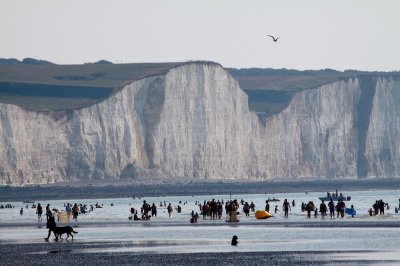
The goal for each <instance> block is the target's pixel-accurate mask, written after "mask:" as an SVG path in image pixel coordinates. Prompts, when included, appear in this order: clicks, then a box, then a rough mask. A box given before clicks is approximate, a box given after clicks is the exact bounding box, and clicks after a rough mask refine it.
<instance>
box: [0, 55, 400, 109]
mask: <svg viewBox="0 0 400 266" xmlns="http://www.w3.org/2000/svg"><path fill="white" fill-rule="evenodd" d="M201 63H210V62H201ZM182 64H185V63H177V62H173V63H135V64H112V63H111V62H108V61H105V60H101V61H99V62H96V63H88V64H83V65H56V64H53V63H51V62H48V61H44V60H36V59H32V58H26V59H24V60H22V61H19V60H17V59H0V102H2V103H10V104H16V105H19V106H22V107H24V108H27V109H30V110H59V109H71V108H82V107H86V106H89V105H92V104H95V103H97V102H100V101H102V100H104V99H106V98H107V97H110V96H111V95H112V94H113V93H115V92H116V91H117V90H118V89H120V88H121V87H123V86H125V85H126V84H129V83H131V82H132V81H135V80H139V79H142V78H145V77H149V76H154V75H163V74H165V73H167V72H168V70H169V69H171V68H174V67H177V66H180V65H182ZM229 72H230V74H231V75H232V76H233V77H234V78H235V79H237V80H238V82H239V84H240V87H241V88H242V89H243V90H244V91H245V92H246V93H247V95H248V96H249V106H250V109H251V110H254V111H257V112H260V113H264V114H266V115H271V114H275V113H278V112H279V111H281V110H282V109H283V108H285V107H286V106H287V105H288V104H289V102H290V101H291V99H292V97H293V95H294V94H295V93H297V92H299V91H301V90H305V89H310V88H316V87H319V86H321V85H324V84H328V83H331V82H334V81H337V80H340V79H343V78H348V77H352V76H360V75H395V76H397V75H400V73H399V72H393V73H384V72H360V71H354V70H349V71H344V72H340V71H335V70H332V69H325V70H318V71H313V70H307V71H298V70H288V69H260V68H250V69H229Z"/></svg>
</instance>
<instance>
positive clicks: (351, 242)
mask: <svg viewBox="0 0 400 266" xmlns="http://www.w3.org/2000/svg"><path fill="white" fill-rule="evenodd" d="M330 192H331V193H333V192H335V191H330ZM339 193H342V194H343V195H344V196H350V197H351V200H350V201H346V202H345V203H346V207H350V206H351V205H353V206H354V209H355V210H356V211H357V214H356V216H355V217H351V216H349V215H346V216H345V217H344V218H336V219H334V220H331V219H330V218H329V217H327V218H326V219H324V220H323V219H321V217H320V216H319V215H318V216H317V217H314V216H313V215H312V217H311V218H307V214H306V213H305V212H302V210H301V203H302V202H304V203H308V202H309V201H313V202H314V203H315V205H316V206H317V207H318V208H319V204H320V202H321V201H320V200H319V197H323V196H326V192H321V193H318V192H309V193H304V192H303V193H282V194H231V195H202V196H195V195H193V196H165V197H163V196H160V197H145V198H139V197H135V198H133V197H129V198H108V199H102V198H93V199H78V198H76V199H62V200H41V201H40V202H35V203H34V204H36V205H37V204H38V203H40V204H41V205H42V206H43V207H44V208H45V206H46V205H47V204H50V208H51V209H53V208H56V209H59V210H64V209H65V207H64V206H65V204H67V203H70V204H75V203H77V204H86V205H87V206H88V207H89V208H90V205H93V206H95V205H96V204H98V205H100V206H102V208H94V210H93V211H91V212H89V213H86V214H80V215H79V216H78V220H77V221H70V222H69V225H70V226H72V227H74V229H75V230H76V231H78V232H79V233H78V234H76V235H75V239H74V241H78V242H80V241H81V242H82V241H83V242H87V243H99V246H98V247H95V248H93V245H91V246H90V248H88V249H86V250H85V251H84V252H87V253H90V252H122V253H124V252H135V253H138V254H147V253H159V254H171V253H177V254H180V253H197V252H199V253H214V252H256V251H310V250H314V251H341V252H354V251H375V252H374V253H371V254H374V255H373V256H372V255H367V256H365V253H364V255H363V259H368V256H371V260H373V259H376V258H377V257H378V258H381V257H382V256H384V257H385V259H390V258H395V259H400V237H399V236H400V214H398V213H396V212H395V208H397V207H399V203H400V191H398V190H371V191H339ZM268 198H276V199H279V200H280V201H278V202H270V210H271V211H270V212H271V214H273V215H274V216H273V217H271V218H269V219H266V220H257V219H256V218H255V216H254V212H251V213H250V216H248V217H247V216H245V215H244V214H243V212H242V209H241V208H242V206H241V207H240V209H239V212H240V215H239V219H240V221H239V222H237V223H229V222H226V221H225V219H226V216H225V213H224V215H223V217H222V219H221V220H211V219H209V218H207V219H203V217H202V215H200V208H199V206H198V205H196V203H197V204H198V203H203V202H204V201H210V200H212V199H215V200H219V201H224V202H226V201H228V200H233V199H237V200H238V201H241V200H243V201H245V202H248V203H249V204H250V203H251V202H253V203H254V204H255V206H256V207H255V209H256V210H259V209H260V210H264V208H265V201H266V200H267V199H268ZM284 199H287V200H288V201H289V202H290V203H292V201H293V200H294V201H295V206H294V207H293V206H292V207H291V211H290V212H289V217H288V218H285V217H284V215H283V212H282V203H283V200H284ZM381 199H382V200H383V201H384V202H385V203H387V204H388V207H387V209H386V210H385V215H381V216H370V215H369V212H368V210H369V209H370V208H372V204H373V203H374V202H375V201H376V200H381ZM144 200H146V202H147V203H150V204H152V203H155V204H156V206H157V209H158V211H157V217H152V218H151V219H150V220H149V221H132V220H129V219H128V217H129V215H130V209H131V208H132V207H133V208H135V209H138V210H139V213H140V207H141V205H142V203H143V201H144ZM164 202H165V205H166V206H167V205H168V204H169V203H171V204H172V205H173V206H174V208H175V209H174V212H173V213H172V217H168V213H167V209H166V206H164ZM1 204H2V205H5V204H11V205H12V206H14V208H11V209H10V208H4V209H0V244H7V243H40V242H43V237H45V236H47V229H46V225H45V220H46V218H45V217H43V220H42V221H38V219H37V215H36V209H35V208H32V203H29V204H27V203H23V202H1V203H0V205H1ZM178 205H179V206H181V210H182V211H181V213H178V212H177V211H176V207H177V206H178ZM275 206H278V211H277V213H274V209H275ZM21 208H22V209H23V215H20V209H21ZM192 211H194V212H198V213H199V220H198V222H197V223H193V224H192V223H190V217H191V216H190V214H191V212H192ZM318 214H319V213H318ZM359 225H360V226H359ZM99 228H100V229H99ZM233 235H237V236H238V238H239V245H240V249H238V248H237V247H233V246H231V245H230V241H231V239H232V236H233ZM105 242H107V243H119V244H118V245H107V246H104V245H100V243H105ZM121 243H124V244H123V245H121ZM352 254H353V253H352ZM354 254H358V253H354ZM368 254H369V253H368ZM351 256H353V255H351ZM354 256H355V255H354ZM372 257H373V258H372Z"/></svg>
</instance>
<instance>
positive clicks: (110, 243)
mask: <svg viewBox="0 0 400 266" xmlns="http://www.w3.org/2000/svg"><path fill="white" fill-rule="evenodd" d="M318 225H319V226H320V227H319V228H322V227H323V226H322V225H321V223H320V222H319V223H318V222H315V223H304V224H303V227H298V226H299V224H297V225H296V226H295V227H293V228H292V229H289V231H290V230H293V231H292V232H291V233H289V234H287V233H285V231H287V230H288V228H287V227H286V226H285V225H283V224H272V225H270V224H267V225H265V224H264V225H262V226H257V227H256V228H254V227H253V226H249V225H242V224H241V225H238V226H226V225H223V226H221V225H214V226H212V227H211V228H210V227H204V226H202V225H200V226H196V227H187V226H183V228H181V229H179V228H174V226H168V225H163V226H161V227H159V226H144V225H143V224H136V225H127V224H125V225H121V224H119V225H118V224H109V225H108V226H105V225H104V224H102V223H100V224H90V225H88V224H79V226H78V225H77V226H76V227H75V228H74V230H76V231H78V232H79V233H78V234H76V235H75V240H73V241H72V240H63V241H58V242H57V241H55V240H54V239H51V240H50V241H49V242H45V241H44V240H43V238H42V237H43V236H44V235H45V234H46V233H47V230H46V229H45V228H38V227H37V226H36V227H35V226H27V225H20V226H14V227H8V226H7V227H5V226H3V225H2V227H1V228H0V256H1V264H2V265H45V264H46V265H47V264H50V265H68V264H73V265H88V264H89V265H112V264H113V265H209V264H210V263H213V264H216V265H260V264H267V265H398V264H399V263H400V252H399V250H398V249H397V250H396V249H395V248H394V246H396V245H398V243H393V244H392V245H390V243H389V244H387V245H386V248H382V246H381V244H382V241H383V240H382V237H380V236H378V237H377V238H376V241H377V242H380V243H381V244H380V246H379V247H378V248H371V247H373V246H368V245H363V244H361V245H360V244H357V246H355V245H354V243H359V242H361V243H363V241H365V240H366V239H368V237H370V236H366V237H364V238H363V236H362V235H363V234H364V233H365V232H367V231H371V230H378V233H379V234H380V235H383V237H385V235H386V237H387V234H389V235H393V234H398V233H399V232H400V231H399V230H400V229H398V228H399V227H398V225H397V227H396V228H385V227H382V225H380V224H377V223H371V224H369V226H368V227H367V228H365V230H364V231H363V230H361V231H360V234H358V233H355V236H356V238H360V239H358V240H356V241H352V240H351V239H343V237H344V236H345V235H346V234H347V233H344V234H338V232H343V228H336V229H338V230H336V229H335V227H332V226H335V225H332V224H331V225H330V226H329V227H330V229H328V230H327V233H326V234H325V235H323V238H324V239H322V240H320V241H318V237H315V236H312V235H310V237H309V239H307V238H306V237H305V236H307V235H309V234H310V232H312V231H315V228H316V227H315V226H318ZM143 226H144V227H143ZM350 226H353V225H350ZM179 230H180V231H181V232H182V236H183V237H182V238H180V237H178V238H174V239H169V237H172V236H173V235H174V234H175V233H176V232H177V231H179ZM317 230H318V229H317ZM345 230H347V231H346V232H350V231H351V232H354V230H356V229H355V227H353V228H352V229H349V228H347V229H345ZM358 230H360V229H358ZM266 231H269V232H268V233H266ZM304 231H308V233H306V234H304ZM4 232H7V234H9V235H13V236H14V237H7V236H5V237H4V235H5V234H4ZM139 232H142V233H143V235H140V233H139ZM149 232H153V233H154V235H151V234H150V233H149ZM160 232H165V233H164V234H162V233H161V234H160ZM200 232H203V233H202V234H201V233H200ZM217 232H219V233H217ZM232 232H236V234H238V235H239V245H238V246H236V247H232V246H231V245H230V239H229V238H230V236H231V235H232ZM302 232H303V233H302ZM253 233H256V235H258V238H256V237H255V235H253ZM145 235H147V236H148V237H147V238H146V237H144V236H145ZM190 236H191V237H190ZM194 236H198V237H197V238H195V237H194ZM266 236H270V237H271V238H270V239H266V238H265V237H266ZM278 237H279V238H278ZM335 237H337V240H336V244H335V242H333V245H328V246H325V247H323V245H321V243H323V242H327V243H331V244H332V240H334V239H335ZM52 238H53V237H52ZM315 241H317V243H316V242H315ZM344 241H350V243H349V245H348V246H343V245H344V243H345V242H344ZM293 246H295V247H297V249H296V248H294V249H293ZM349 246H353V247H354V248H349ZM276 249H278V250H276ZM279 249H283V250H279ZM285 249H289V250H285ZM291 249H293V250H291ZM324 249H326V250H324Z"/></svg>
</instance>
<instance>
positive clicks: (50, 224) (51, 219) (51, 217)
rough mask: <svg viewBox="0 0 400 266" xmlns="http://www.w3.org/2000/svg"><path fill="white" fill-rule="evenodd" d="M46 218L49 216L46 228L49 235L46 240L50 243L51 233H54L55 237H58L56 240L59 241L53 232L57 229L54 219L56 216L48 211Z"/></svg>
mask: <svg viewBox="0 0 400 266" xmlns="http://www.w3.org/2000/svg"><path fill="white" fill-rule="evenodd" d="M46 216H47V223H46V227H47V228H48V229H49V233H48V235H47V237H45V238H44V240H46V241H49V238H50V235H51V232H53V234H54V236H55V237H56V240H58V237H57V235H56V233H54V231H53V230H54V228H55V227H56V221H55V219H54V215H53V213H52V212H51V211H50V210H48V211H47V212H46Z"/></svg>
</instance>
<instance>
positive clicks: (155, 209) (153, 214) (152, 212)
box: [151, 203, 157, 217]
mask: <svg viewBox="0 0 400 266" xmlns="http://www.w3.org/2000/svg"><path fill="white" fill-rule="evenodd" d="M153 216H154V217H157V206H156V205H155V204H154V203H153V205H151V217H153Z"/></svg>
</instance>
